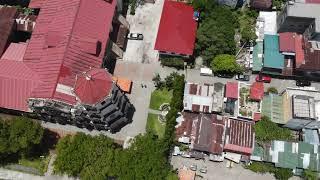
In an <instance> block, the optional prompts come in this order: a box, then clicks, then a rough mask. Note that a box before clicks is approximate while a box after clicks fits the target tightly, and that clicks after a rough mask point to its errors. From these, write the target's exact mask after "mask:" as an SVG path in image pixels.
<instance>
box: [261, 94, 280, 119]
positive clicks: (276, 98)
mask: <svg viewBox="0 0 320 180" xmlns="http://www.w3.org/2000/svg"><path fill="white" fill-rule="evenodd" d="M261 111H262V115H264V116H268V117H269V118H270V119H271V121H272V122H275V123H278V124H286V122H285V121H284V118H283V104H282V96H280V95H277V94H270V95H266V96H264V98H263V101H262V108H261Z"/></svg>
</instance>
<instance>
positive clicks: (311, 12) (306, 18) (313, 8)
mask: <svg viewBox="0 0 320 180" xmlns="http://www.w3.org/2000/svg"><path fill="white" fill-rule="evenodd" d="M319 12H320V4H319V2H313V1H309V0H294V1H290V2H287V3H286V5H285V7H284V9H283V11H282V12H281V13H280V14H279V16H278V17H277V27H278V32H279V33H281V32H296V33H299V34H304V36H305V37H306V38H307V39H308V40H316V41H319V40H320V17H319Z"/></svg>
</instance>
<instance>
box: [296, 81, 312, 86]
mask: <svg viewBox="0 0 320 180" xmlns="http://www.w3.org/2000/svg"><path fill="white" fill-rule="evenodd" d="M296 85H297V86H300V87H303V86H311V82H310V81H308V80H297V81H296Z"/></svg>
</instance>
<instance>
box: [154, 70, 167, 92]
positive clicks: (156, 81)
mask: <svg viewBox="0 0 320 180" xmlns="http://www.w3.org/2000/svg"><path fill="white" fill-rule="evenodd" d="M152 81H153V83H154V86H155V87H156V88H157V89H162V88H163V86H164V84H165V83H164V82H163V81H162V80H161V77H160V74H159V73H157V74H156V75H155V76H154V77H153V78H152Z"/></svg>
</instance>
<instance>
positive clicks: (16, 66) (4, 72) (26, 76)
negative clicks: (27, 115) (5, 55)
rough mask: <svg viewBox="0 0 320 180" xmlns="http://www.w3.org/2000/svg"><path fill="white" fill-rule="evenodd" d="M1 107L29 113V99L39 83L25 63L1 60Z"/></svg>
mask: <svg viewBox="0 0 320 180" xmlns="http://www.w3.org/2000/svg"><path fill="white" fill-rule="evenodd" d="M0 67H1V71H0V106H1V107H4V108H7V109H14V110H19V111H28V108H27V99H28V98H29V97H30V94H31V92H32V90H34V89H35V88H36V87H37V85H38V83H39V77H38V76H37V75H35V74H34V73H33V72H32V70H31V69H29V68H28V67H27V66H26V65H25V64H24V63H22V62H19V61H10V60H0Z"/></svg>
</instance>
